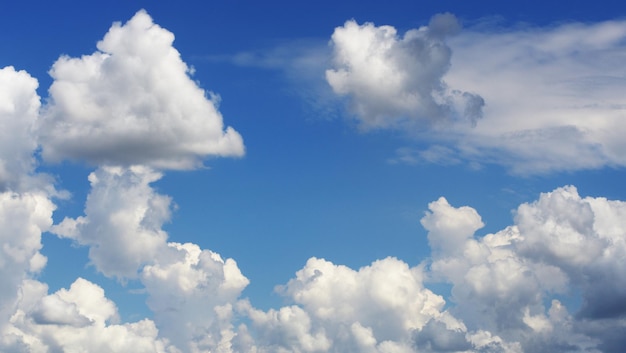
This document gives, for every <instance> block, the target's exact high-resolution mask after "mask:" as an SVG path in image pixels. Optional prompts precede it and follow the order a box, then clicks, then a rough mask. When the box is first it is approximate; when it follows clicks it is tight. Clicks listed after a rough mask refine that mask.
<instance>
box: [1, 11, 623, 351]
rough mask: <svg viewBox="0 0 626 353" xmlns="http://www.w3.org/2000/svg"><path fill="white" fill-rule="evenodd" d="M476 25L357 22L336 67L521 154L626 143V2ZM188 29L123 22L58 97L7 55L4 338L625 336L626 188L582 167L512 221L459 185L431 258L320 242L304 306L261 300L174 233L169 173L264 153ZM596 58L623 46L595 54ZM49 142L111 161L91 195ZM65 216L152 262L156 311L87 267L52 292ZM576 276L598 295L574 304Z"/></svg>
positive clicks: (382, 115) (477, 342) (462, 344)
mask: <svg viewBox="0 0 626 353" xmlns="http://www.w3.org/2000/svg"><path fill="white" fill-rule="evenodd" d="M459 30H460V28H459V26H458V23H457V20H456V19H455V18H454V16H452V15H449V14H445V15H438V16H435V17H434V18H433V20H432V21H431V22H430V24H429V25H428V26H427V27H423V28H420V29H416V30H410V31H408V32H407V33H406V34H404V35H403V36H401V37H400V36H398V35H397V32H396V30H395V29H394V28H393V27H391V26H381V27H376V26H375V25H374V24H369V23H368V24H364V25H359V24H357V23H356V22H355V21H348V22H346V23H345V25H344V26H343V27H338V28H336V29H335V32H334V34H333V36H332V43H333V50H334V52H333V59H334V65H335V66H334V68H331V69H328V71H326V77H325V78H326V79H327V80H328V83H329V84H330V85H331V87H332V89H333V90H334V92H336V93H337V94H341V95H345V96H348V101H349V103H348V104H349V107H350V109H351V112H352V113H353V114H354V115H355V117H356V118H357V119H358V120H359V124H360V126H361V127H363V128H364V129H366V130H371V129H377V128H392V129H401V130H402V129H409V130H410V129H415V128H418V129H424V128H425V129H426V130H427V131H430V132H432V134H433V135H434V136H433V137H431V138H432V139H434V140H436V141H438V143H441V144H442V145H443V146H435V147H432V148H431V150H430V151H431V152H432V151H445V152H444V153H451V154H455V155H458V156H459V158H466V159H469V160H471V161H474V162H478V163H483V162H484V161H486V162H487V163H491V162H496V163H501V164H505V165H507V166H509V167H511V168H512V170H513V171H515V172H519V173H536V172H547V171H556V170H575V169H585V168H598V167H601V166H606V165H610V166H611V165H617V166H623V165H624V164H625V163H626V161H624V160H623V158H622V156H623V155H626V154H625V153H626V151H622V148H623V147H624V144H623V142H622V141H621V140H620V138H619V137H620V136H621V135H620V134H621V133H622V132H624V133H626V131H623V129H624V128H626V125H624V121H623V120H624V119H623V118H624V106H625V105H626V104H625V103H624V101H623V99H624V98H623V97H621V96H620V95H619V94H618V92H617V91H618V89H619V88H623V84H624V82H623V77H625V76H626V73H624V72H623V70H624V69H623V67H622V66H623V65H618V62H620V61H619V60H617V59H615V58H616V57H622V56H623V53H624V48H623V47H624V37H625V36H626V25H625V24H624V23H622V22H610V23H603V24H599V25H566V26H561V27H558V28H554V29H550V30H543V31H526V30H520V31H518V32H505V33H500V34H490V33H486V32H472V31H470V32H468V33H463V32H460V33H457V32H458V31H459ZM452 34H455V35H456V37H455V38H454V39H450V43H449V44H447V43H446V41H445V38H446V37H447V36H448V35H452ZM573 38H582V39H580V40H579V39H576V40H574V39H573ZM173 39H174V37H173V34H172V33H170V32H168V31H167V30H165V29H163V28H161V27H159V26H158V25H156V24H154V23H153V22H152V19H151V17H150V16H149V15H148V14H147V13H146V12H145V11H139V12H138V13H137V14H136V15H135V16H134V17H133V18H132V19H131V20H130V21H128V22H127V23H125V24H123V25H122V24H120V23H115V24H114V25H113V27H111V29H110V30H109V32H108V33H107V34H106V35H105V37H104V39H103V40H102V41H100V42H98V50H99V51H97V52H96V53H94V54H91V55H86V56H82V57H80V58H69V57H66V56H62V57H61V58H60V59H59V60H58V61H57V62H56V63H54V64H53V67H52V69H51V71H50V73H51V76H52V78H53V83H52V85H51V87H50V89H49V94H50V97H49V99H48V100H46V101H45V103H44V104H43V107H41V102H40V99H39V96H38V95H37V94H36V88H37V80H35V79H34V78H33V77H31V76H30V75H29V74H28V73H26V72H25V71H16V70H15V69H14V68H13V67H5V68H3V69H1V70H0V123H2V127H3V128H2V129H1V130H0V255H1V256H0V303H1V304H2V305H0V351H2V352H36V353H39V352H41V353H47V352H84V351H87V352H95V353H100V352H103V353H104V352H163V353H165V352H167V353H175V352H180V353H199V352H216V353H235V352H236V353H244V352H245V353H248V352H250V353H253V352H254V353H265V352H266V353H274V352H278V353H283V352H284V353H286V352H298V353H300V352H302V353H304V352H334V353H345V352H366V353H417V352H465V353H470V352H476V353H477V352H502V353H521V352H618V351H619V350H620V349H622V347H624V345H626V340H625V338H624V337H626V306H625V305H624V303H626V286H625V285H624V283H626V202H624V201H619V200H608V199H606V198H603V197H581V196H580V195H579V193H578V190H577V189H576V187H574V186H565V187H560V188H556V189H554V190H553V191H551V192H547V193H543V194H541V195H540V196H539V197H538V199H537V200H536V201H533V202H529V203H522V204H521V205H519V207H518V208H517V210H516V211H515V213H514V217H513V224H511V225H510V226H508V227H505V228H504V229H501V230H499V231H496V232H493V233H487V234H484V233H480V232H481V229H482V228H483V227H484V226H485V224H484V222H483V219H482V218H481V216H480V214H479V212H478V211H477V210H476V209H474V208H472V207H470V206H461V207H457V206H455V205H451V204H450V202H448V200H447V199H446V198H444V197H441V198H439V199H437V200H436V201H433V202H431V203H430V204H429V205H428V211H427V212H426V214H425V215H424V216H423V217H422V218H421V225H422V226H423V228H424V229H425V230H426V232H427V240H428V245H429V246H430V251H431V252H430V257H428V258H426V259H423V260H422V261H421V262H420V263H419V264H416V265H410V264H409V263H408V262H407V261H404V260H402V259H399V258H397V257H393V256H389V257H385V258H382V259H379V260H375V261H373V262H371V264H369V265H367V266H363V267H360V268H358V269H353V268H350V267H348V266H345V265H341V264H337V263H334V262H332V261H329V260H326V259H322V258H318V257H312V258H309V259H308V261H306V263H305V265H304V267H303V268H302V269H300V270H298V271H297V272H296V273H295V277H293V278H292V279H290V280H288V281H287V282H286V283H285V284H284V285H281V286H279V287H278V288H277V292H278V293H279V294H280V295H281V296H282V297H283V298H284V300H285V302H286V303H285V305H284V306H281V307H279V308H271V309H267V310H265V309H261V308H259V307H257V306H255V301H254V298H245V297H244V295H243V294H242V293H244V289H246V287H247V286H248V285H249V284H250V280H249V279H248V278H247V277H246V276H245V275H244V272H245V271H242V270H241V269H240V268H239V265H238V264H237V262H236V261H235V260H234V259H231V258H225V257H222V256H221V255H220V254H218V253H216V252H214V251H211V250H209V249H203V248H202V246H200V245H198V244H194V243H192V242H184V243H181V242H175V241H171V239H170V237H169V234H168V232H167V231H166V230H165V229H164V224H166V223H167V222H169V221H171V218H172V211H173V208H174V206H173V199H172V197H170V196H168V195H165V194H163V193H161V192H160V191H159V190H158V188H156V187H154V184H155V183H156V182H158V181H159V180H161V179H162V178H164V174H163V171H164V170H169V169H176V170H180V169H194V168H197V167H199V166H200V165H201V164H202V161H203V160H204V159H205V158H208V157H212V156H235V157H236V156H241V155H242V154H243V153H244V146H243V142H242V141H243V140H242V138H241V136H240V135H239V134H238V133H237V132H236V131H235V130H234V129H232V128H230V127H227V128H224V124H223V120H222V116H221V114H220V113H219V112H218V110H217V98H215V96H214V95H212V94H209V97H207V93H206V92H205V91H204V90H202V89H201V88H200V87H199V85H198V83H196V82H194V81H193V80H192V79H191V78H190V76H189V74H190V69H189V67H188V66H187V64H185V63H184V62H183V61H182V59H181V57H180V54H179V52H178V51H177V50H176V49H174V47H173V46H172V44H173ZM495 47H498V48H500V50H498V51H494V48H495ZM486 52H489V53H490V54H492V55H489V56H486V57H485V55H484V53H486ZM456 56H460V57H461V58H462V59H454V58H455V57H456ZM591 58H594V60H596V61H598V60H599V61H600V62H602V63H603V64H605V66H603V68H602V69H600V68H599V67H596V66H594V65H588V64H587V61H588V60H590V59H591ZM522 73H524V74H523V75H522ZM574 74H575V75H574ZM619 77H621V78H622V79H621V80H619V79H618V78H619ZM583 83H584V84H583ZM590 87H591V88H590ZM468 92H476V93H468ZM531 102H532V104H531ZM484 103H485V104H484ZM505 107H508V108H507V109H505ZM40 108H41V109H40ZM483 112H484V117H483V118H481V119H480V120H478V118H480V117H481V116H482V113H483ZM420 135H421V133H420V132H416V133H415V134H414V136H420ZM39 148H40V149H41V153H40V154H39V153H38V150H39ZM422 152H423V151H422ZM417 156H418V157H420V154H419V153H417ZM423 156H424V154H423V153H422V155H421V157H420V158H423ZM405 157H406V158H407V159H409V160H410V159H411V158H413V157H415V156H414V155H411V154H410V152H409V154H408V155H407V156H405ZM574 157H576V158H574ZM455 158H456V157H455ZM433 159H437V158H433ZM42 160H43V161H53V162H54V161H56V162H58V161H65V160H71V161H79V162H86V163H88V164H90V165H95V166H96V169H95V171H93V172H92V173H90V175H89V182H90V191H89V194H88V196H87V199H86V202H85V207H84V211H83V213H84V214H83V215H81V216H77V217H65V218H64V219H63V220H60V221H58V222H56V224H55V221H54V220H53V215H54V212H55V210H56V208H57V205H55V203H54V202H56V199H55V198H56V197H58V196H59V195H63V194H62V193H59V192H57V191H56V190H55V188H54V183H53V182H52V178H51V177H48V176H46V175H44V174H42V173H38V172H37V167H38V163H40V162H41V161H42ZM277 221H278V220H277ZM197 231H202V230H201V229H198V230H197ZM46 232H49V233H51V234H54V235H56V236H58V237H60V238H67V239H71V240H72V241H73V242H74V243H75V244H77V245H79V246H83V247H87V248H88V249H89V255H88V256H89V262H90V265H92V267H93V269H95V271H97V272H98V273H100V274H102V275H103V276H105V277H107V278H112V279H115V280H118V281H120V282H122V283H125V282H128V281H133V282H135V283H139V284H140V285H141V287H142V288H143V290H144V291H145V293H146V298H147V299H146V303H147V307H148V308H149V309H150V310H151V311H152V316H151V317H149V318H148V317H146V318H140V319H138V320H127V322H123V321H122V320H121V318H120V315H119V312H118V305H117V304H116V303H115V302H114V301H113V300H112V299H110V298H108V297H107V296H106V293H105V291H104V289H103V288H102V286H100V285H99V284H97V283H93V282H92V281H89V280H87V279H84V278H76V279H75V281H74V282H73V283H72V284H71V285H70V286H69V288H61V289H59V290H56V291H53V292H52V293H51V291H50V290H49V285H48V284H46V283H43V282H42V281H40V279H39V278H38V277H37V274H38V273H40V272H41V271H42V270H44V269H45V267H46V261H47V259H46V257H45V256H44V255H43V254H42V253H41V250H42V234H44V233H46ZM415 243H416V244H417V243H418V239H417V236H416V239H415ZM303 260H304V259H303ZM447 287H449V288H451V289H450V293H447V292H446V290H445V289H444V290H441V293H438V290H440V289H442V288H447ZM568 296H578V297H579V298H580V300H581V301H582V303H581V304H580V305H579V307H574V306H572V305H571V304H568V303H567V297H568Z"/></svg>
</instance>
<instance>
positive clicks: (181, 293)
mask: <svg viewBox="0 0 626 353" xmlns="http://www.w3.org/2000/svg"><path fill="white" fill-rule="evenodd" d="M167 247H168V249H167V250H169V254H167V255H168V256H164V255H160V256H158V257H157V258H156V259H155V261H154V263H153V264H151V265H148V266H146V267H144V269H143V271H142V274H141V282H142V283H143V284H144V285H145V288H146V291H147V293H148V302H147V303H148V306H149V307H150V309H151V310H152V311H153V312H154V315H155V321H156V322H157V324H158V325H159V328H160V330H161V331H162V332H163V335H164V336H165V337H169V338H170V339H171V341H172V343H174V344H176V345H177V346H178V347H180V348H181V349H183V351H185V352H214V351H215V352H220V353H222V352H224V353H226V352H232V350H231V346H232V339H233V338H234V336H235V333H234V327H233V311H232V308H233V304H234V303H235V302H236V300H237V298H238V297H239V295H240V294H241V291H243V289H244V288H245V287H246V286H247V285H248V283H249V281H248V279H247V278H246V277H245V276H243V275H242V274H241V271H240V270H239V268H238V267H237V263H236V262H235V261H234V260H233V259H226V260H223V259H222V257H221V256H220V255H219V254H217V253H215V252H212V251H210V250H202V249H200V247H198V246H197V245H195V244H191V243H187V244H178V243H168V244H167Z"/></svg>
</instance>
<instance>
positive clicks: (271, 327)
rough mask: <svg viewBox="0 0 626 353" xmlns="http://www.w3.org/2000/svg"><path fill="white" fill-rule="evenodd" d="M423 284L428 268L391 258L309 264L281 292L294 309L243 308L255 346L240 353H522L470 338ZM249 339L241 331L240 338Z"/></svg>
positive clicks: (477, 334)
mask: <svg viewBox="0 0 626 353" xmlns="http://www.w3.org/2000/svg"><path fill="white" fill-rule="evenodd" d="M423 279H424V273H423V268H422V267H413V268H411V267H409V266H408V265H407V264H406V263H404V262H403V261H400V260H398V259H395V258H391V257H390V258H386V259H383V260H378V261H375V262H373V263H372V264H371V265H370V266H365V267H363V268H360V269H359V270H353V269H350V268H348V267H346V266H341V265H335V264H333V263H331V262H329V261H326V260H323V259H317V258H311V259H309V261H307V263H306V265H305V267H304V268H303V269H301V270H300V271H298V272H297V273H296V277H295V278H294V279H292V280H290V281H289V282H288V283H287V284H286V285H285V286H283V287H281V290H280V291H281V293H283V294H284V295H285V296H286V297H287V298H288V299H289V300H290V301H292V302H293V303H294V304H293V305H290V306H285V307H282V308H280V309H278V310H275V309H271V310H269V311H267V312H263V311H261V310H258V309H254V308H253V307H251V305H250V304H249V303H248V302H241V303H240V304H239V310H240V311H243V312H244V313H245V314H246V315H247V316H248V317H249V319H250V322H251V329H252V330H253V332H254V337H255V338H256V340H251V341H252V342H251V343H250V342H249V343H248V346H246V348H245V349H244V350H242V351H257V352H370V353H413V352H417V351H420V352H421V351H429V352H430V351H459V352H461V351H463V352H474V351H485V350H488V349H491V351H495V352H511V353H513V352H520V350H519V344H517V343H515V342H513V343H507V342H504V341H503V340H502V339H501V338H500V337H498V336H496V335H492V334H491V333H489V332H487V331H474V332H470V331H468V330H467V328H466V327H465V325H464V324H463V322H461V321H459V320H457V319H456V318H454V317H453V316H452V315H451V314H450V313H449V312H447V311H444V310H443V307H444V305H445V300H444V299H443V298H442V297H441V296H439V295H436V294H435V293H433V292H432V291H430V290H429V289H427V288H425V287H424V285H423ZM246 333H247V329H246V330H241V329H240V330H239V332H238V334H239V335H240V337H238V338H239V339H240V340H241V339H242V337H241V336H244V335H245V334H246Z"/></svg>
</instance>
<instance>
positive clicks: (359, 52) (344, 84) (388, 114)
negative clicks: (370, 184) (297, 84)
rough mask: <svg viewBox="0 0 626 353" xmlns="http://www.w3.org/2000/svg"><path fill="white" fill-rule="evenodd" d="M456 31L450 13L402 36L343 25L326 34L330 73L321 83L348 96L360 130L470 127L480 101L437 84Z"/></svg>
mask: <svg viewBox="0 0 626 353" xmlns="http://www.w3.org/2000/svg"><path fill="white" fill-rule="evenodd" d="M459 28H460V26H459V24H458V22H457V20H456V18H455V17H454V16H453V15H451V14H442V15H437V16H434V17H433V19H432V20H431V22H430V24H429V25H428V27H422V28H420V29H412V30H409V31H407V32H406V33H405V34H404V36H402V37H399V36H398V34H397V31H396V29H395V28H394V27H392V26H380V27H377V26H375V25H374V24H372V23H366V24H363V25H359V24H357V23H356V22H355V21H353V20H351V21H347V22H346V23H345V25H344V26H343V27H337V28H336V29H335V32H334V33H333V35H332V39H331V44H332V46H333V50H334V51H333V68H332V69H329V70H327V71H326V80H327V81H328V83H329V84H330V86H331V87H332V89H333V90H334V92H335V93H337V94H338V95H341V96H347V97H348V99H349V102H350V109H351V111H352V113H353V114H355V117H356V119H357V120H358V122H359V123H360V127H362V128H364V129H373V128H399V129H405V128H410V129H414V128H416V127H425V126H429V125H440V124H441V123H442V121H446V122H448V123H449V122H452V121H457V120H459V119H460V118H467V119H469V120H470V121H471V122H472V123H471V124H470V123H468V124H467V125H470V126H471V125H473V124H474V123H475V122H476V120H477V119H478V118H480V117H481V115H482V113H481V109H482V106H483V100H482V98H481V97H479V96H477V95H474V94H471V93H468V92H461V91H458V90H456V89H453V88H451V87H449V86H448V85H447V84H446V83H445V82H444V81H443V80H442V78H443V75H444V74H445V73H446V71H447V70H448V68H449V66H450V56H451V51H450V48H449V47H448V46H447V45H446V44H445V42H444V38H445V37H447V36H449V35H451V34H455V33H456V32H458V30H459ZM430 123H432V124H430ZM443 125H447V123H446V124H443Z"/></svg>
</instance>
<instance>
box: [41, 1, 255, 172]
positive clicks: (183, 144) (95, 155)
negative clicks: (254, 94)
mask: <svg viewBox="0 0 626 353" xmlns="http://www.w3.org/2000/svg"><path fill="white" fill-rule="evenodd" d="M173 41H174V35H173V34H172V33H171V32H169V31H167V30H165V29H163V28H161V27H159V26H158V25H156V24H154V23H153V22H152V19H151V18H150V16H149V15H148V14H147V13H145V12H144V11H140V12H138V13H137V14H136V15H135V16H134V17H133V18H132V19H130V20H129V21H128V22H127V23H125V24H124V25H122V24H121V23H115V24H114V25H113V26H112V27H111V29H110V30H109V32H108V33H107V34H106V35H105V37H104V39H103V40H102V41H100V42H98V49H99V51H97V52H95V53H93V54H91V55H84V56H82V57H80V58H70V57H67V56H62V57H61V58H59V60H57V62H56V63H54V65H53V66H52V69H51V71H50V75H51V76H52V78H53V79H54V83H53V84H52V86H51V87H50V100H51V103H50V104H49V105H47V106H46V109H45V113H44V115H43V117H42V119H41V123H40V126H39V133H40V140H41V145H42V149H43V157H44V159H46V160H51V161H60V160H63V159H72V160H79V161H87V162H89V163H91V164H95V165H123V166H129V165H134V164H141V165H146V166H152V167H156V168H164V169H192V168H196V167H198V166H199V165H200V164H201V161H202V159H203V158H205V157H207V156H241V155H243V153H244V146H243V140H242V138H241V136H240V135H239V134H238V133H237V132H236V131H235V130H234V129H233V128H230V127H228V128H226V130H225V131H224V130H223V129H224V127H223V122H222V116H221V114H220V113H219V112H218V111H217V103H218V102H219V97H218V96H216V95H215V94H213V93H211V94H210V97H207V93H206V92H205V91H204V90H203V89H201V88H200V87H198V85H197V83H196V82H194V81H193V80H192V79H191V78H190V77H189V73H190V71H191V70H190V68H189V67H188V66H187V65H186V64H185V63H184V62H183V61H182V60H181V58H180V54H179V52H178V51H177V50H176V49H175V48H174V47H172V42H173Z"/></svg>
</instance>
